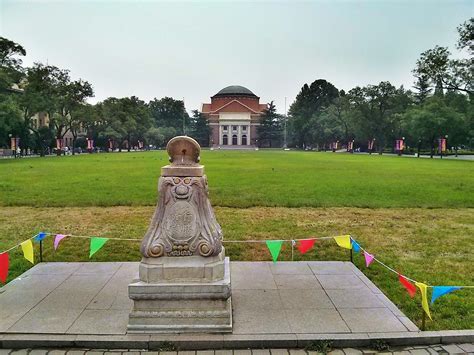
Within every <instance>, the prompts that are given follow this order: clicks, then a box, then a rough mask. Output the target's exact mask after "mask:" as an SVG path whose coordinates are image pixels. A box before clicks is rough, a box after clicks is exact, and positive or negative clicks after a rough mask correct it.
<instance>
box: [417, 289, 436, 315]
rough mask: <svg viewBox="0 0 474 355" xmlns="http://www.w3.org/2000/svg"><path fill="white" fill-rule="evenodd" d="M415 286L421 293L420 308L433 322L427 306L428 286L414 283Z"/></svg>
mask: <svg viewBox="0 0 474 355" xmlns="http://www.w3.org/2000/svg"><path fill="white" fill-rule="evenodd" d="M415 285H416V286H417V287H418V288H419V289H420V291H421V306H422V307H423V310H424V311H425V312H426V314H427V315H428V317H430V319H431V320H433V319H432V318H431V314H430V307H429V306H428V286H426V284H424V283H423V282H415Z"/></svg>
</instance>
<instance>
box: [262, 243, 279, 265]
mask: <svg viewBox="0 0 474 355" xmlns="http://www.w3.org/2000/svg"><path fill="white" fill-rule="evenodd" d="M266 243H267V248H268V250H270V254H272V259H273V262H274V263H276V262H277V259H278V255H280V250H281V245H282V244H283V240H267V241H266Z"/></svg>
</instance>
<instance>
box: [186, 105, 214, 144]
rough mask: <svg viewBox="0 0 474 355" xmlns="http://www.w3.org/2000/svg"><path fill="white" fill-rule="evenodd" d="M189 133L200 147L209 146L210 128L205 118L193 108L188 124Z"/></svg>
mask: <svg viewBox="0 0 474 355" xmlns="http://www.w3.org/2000/svg"><path fill="white" fill-rule="evenodd" d="M190 135H191V136H192V137H193V138H194V139H196V140H197V141H198V143H199V144H200V145H201V146H202V147H209V137H210V135H211V128H210V126H209V121H208V120H207V118H206V117H205V116H204V115H203V114H202V112H199V111H198V110H193V115H192V117H191V125H190Z"/></svg>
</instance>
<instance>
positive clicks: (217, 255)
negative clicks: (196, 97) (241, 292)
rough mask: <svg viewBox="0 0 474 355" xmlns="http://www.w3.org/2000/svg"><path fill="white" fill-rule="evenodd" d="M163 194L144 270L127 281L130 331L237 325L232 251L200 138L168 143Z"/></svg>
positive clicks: (213, 328) (216, 329) (147, 242)
mask: <svg viewBox="0 0 474 355" xmlns="http://www.w3.org/2000/svg"><path fill="white" fill-rule="evenodd" d="M167 151H168V154H169V156H170V162H171V164H170V165H167V166H165V167H163V168H162V173H161V177H160V180H159V182H158V190H159V194H160V197H159V200H158V206H157V208H156V211H155V214H154V216H153V219H152V221H151V224H150V227H149V228H148V231H147V233H146V235H145V237H144V239H143V243H142V246H141V253H142V255H143V259H142V261H141V263H140V266H139V277H138V279H137V281H136V282H133V283H131V284H130V285H129V286H128V291H129V297H130V299H132V300H133V310H132V312H131V313H130V316H129V322H128V328H127V329H128V332H129V333H190V332H199V333H203V332H204V333H216V332H219V333H222V332H231V331H232V302H231V283H230V281H231V279H230V265H229V258H226V257H225V249H224V248H223V247H222V230H221V227H220V226H219V224H218V223H217V220H216V218H215V216H214V212H213V210H212V207H211V204H210V202H209V198H208V189H207V179H206V176H205V175H204V167H203V166H202V165H199V164H198V162H199V152H200V147H199V144H198V143H197V142H196V141H194V140H193V139H192V138H189V137H175V138H173V139H172V140H170V142H169V143H168V146H167Z"/></svg>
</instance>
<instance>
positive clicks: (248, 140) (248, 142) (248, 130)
mask: <svg viewBox="0 0 474 355" xmlns="http://www.w3.org/2000/svg"><path fill="white" fill-rule="evenodd" d="M247 145H250V125H248V126H247Z"/></svg>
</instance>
